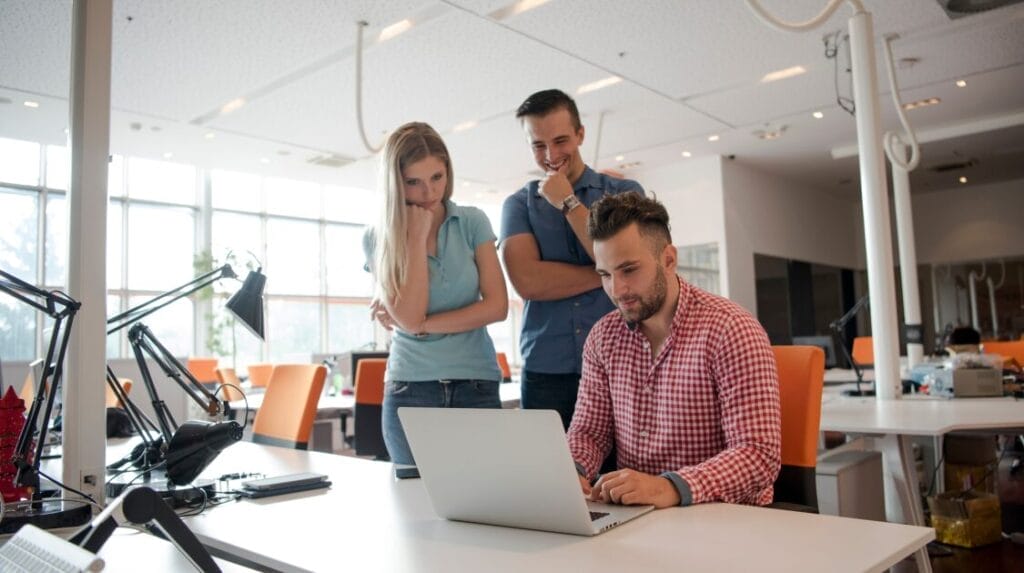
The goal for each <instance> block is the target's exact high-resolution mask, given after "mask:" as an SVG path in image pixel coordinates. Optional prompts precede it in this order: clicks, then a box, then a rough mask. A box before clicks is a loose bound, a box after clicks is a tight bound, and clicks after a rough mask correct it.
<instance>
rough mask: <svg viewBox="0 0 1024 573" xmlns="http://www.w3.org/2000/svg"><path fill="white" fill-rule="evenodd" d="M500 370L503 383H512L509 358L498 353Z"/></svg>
mask: <svg viewBox="0 0 1024 573" xmlns="http://www.w3.org/2000/svg"><path fill="white" fill-rule="evenodd" d="M498 368H501V381H502V382H511V381H512V369H511V368H509V367H508V356H505V353H504V352H499V353H498Z"/></svg>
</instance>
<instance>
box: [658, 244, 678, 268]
mask: <svg viewBox="0 0 1024 573" xmlns="http://www.w3.org/2000/svg"><path fill="white" fill-rule="evenodd" d="M661 260H662V264H663V265H664V267H665V270H666V271H668V272H669V273H671V274H675V272H676V263H677V261H678V260H679V253H678V252H676V246H675V245H673V244H671V243H669V244H666V245H665V248H664V249H662V251H661Z"/></svg>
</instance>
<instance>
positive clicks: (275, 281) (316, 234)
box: [264, 219, 320, 294]
mask: <svg viewBox="0 0 1024 573" xmlns="http://www.w3.org/2000/svg"><path fill="white" fill-rule="evenodd" d="M264 264H265V265H266V267H265V268H264V272H265V273H266V275H267V292H272V293H278V294H319V293H320V226H319V224H318V223H313V222H309V223H306V222H302V221H289V220H284V219H269V220H268V221H267V260H266V261H264Z"/></svg>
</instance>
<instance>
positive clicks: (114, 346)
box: [107, 295, 141, 382]
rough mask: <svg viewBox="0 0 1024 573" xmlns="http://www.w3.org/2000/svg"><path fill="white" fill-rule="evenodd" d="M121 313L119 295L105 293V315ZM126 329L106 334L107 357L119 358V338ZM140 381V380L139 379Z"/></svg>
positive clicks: (122, 336)
mask: <svg viewBox="0 0 1024 573" xmlns="http://www.w3.org/2000/svg"><path fill="white" fill-rule="evenodd" d="M120 313H121V297H119V296H117V295H107V316H108V317H109V316H116V315H118V314H120ZM127 332H128V329H127V328H126V329H124V330H121V331H119V332H116V333H114V334H108V335H107V358H121V357H122V356H121V339H122V338H124V337H125V334H126V333H127ZM140 382H141V380H140Z"/></svg>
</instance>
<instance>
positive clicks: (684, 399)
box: [568, 280, 782, 505]
mask: <svg viewBox="0 0 1024 573" xmlns="http://www.w3.org/2000/svg"><path fill="white" fill-rule="evenodd" d="M679 286H680V288H679V302H678V305H677V307H676V311H675V315H674V318H673V319H672V328H671V331H670V333H669V335H668V338H666V340H665V342H664V345H663V347H662V349H661V351H660V352H659V354H658V356H657V357H656V358H652V357H651V346H650V343H649V342H648V340H647V338H646V337H645V336H644V335H643V334H642V333H641V332H640V330H639V329H637V330H630V329H629V328H628V327H627V326H626V322H625V320H623V319H622V316H621V315H620V314H619V313H618V311H615V312H612V313H610V314H608V315H606V316H605V317H604V318H602V319H601V320H600V322H598V323H597V324H596V325H595V326H594V329H593V330H592V331H591V332H590V336H589V337H588V338H587V343H586V346H585V347H584V350H583V377H582V379H581V380H580V389H579V395H578V397H577V401H576V413H575V415H574V416H573V419H572V425H571V426H570V428H569V433H568V440H569V449H570V451H571V452H572V454H573V459H574V460H575V461H576V462H577V464H578V465H579V466H580V467H581V468H582V470H584V471H585V472H586V475H587V477H588V478H591V479H593V478H594V477H595V476H596V474H597V471H598V469H599V468H600V466H601V462H602V460H604V458H605V457H606V456H607V455H608V452H609V450H610V449H611V445H612V440H613V439H614V441H615V446H616V451H617V456H618V457H617V460H616V462H617V467H619V468H630V469H634V470H639V471H642V472H645V473H649V474H655V475H658V474H664V475H665V477H668V478H669V479H670V481H672V482H673V483H674V484H676V486H677V488H679V489H680V494H681V497H682V498H683V499H682V501H683V503H684V504H685V503H703V502H710V501H723V502H728V503H747V504H756V505H766V504H769V503H771V501H772V484H773V482H774V481H775V478H776V476H777V475H778V472H779V467H780V464H781V454H780V448H781V444H782V437H781V415H780V412H779V382H778V373H777V370H776V367H775V358H774V355H773V354H772V351H771V346H770V345H769V342H768V337H767V335H766V334H765V332H764V329H763V328H761V325H760V324H759V323H758V322H757V320H755V319H754V317H752V316H751V315H750V313H748V312H747V311H746V310H744V309H743V308H741V307H740V306H739V305H737V304H735V303H733V302H732V301H729V300H727V299H724V298H722V297H719V296H715V295H712V294H710V293H708V292H705V291H702V290H700V289H698V288H696V287H693V286H691V285H688V284H687V283H686V282H685V281H683V280H679ZM671 472H674V473H675V474H677V476H678V477H679V478H682V480H683V482H684V483H685V485H686V486H688V487H689V490H690V491H689V493H690V496H689V497H690V499H686V497H685V496H684V493H685V488H682V487H680V485H679V484H678V479H677V476H676V475H672V473H671Z"/></svg>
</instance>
